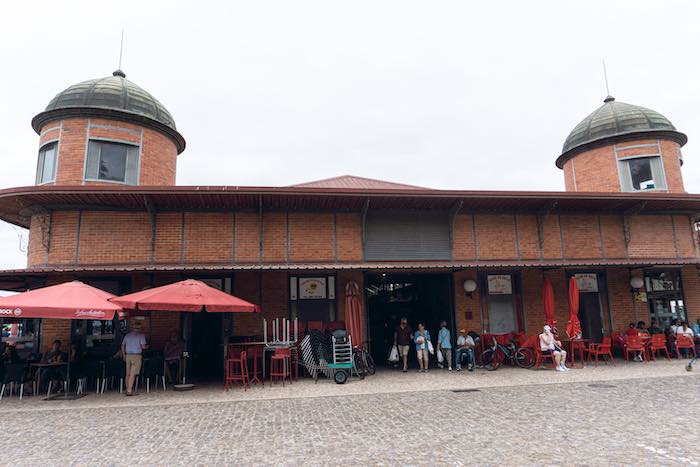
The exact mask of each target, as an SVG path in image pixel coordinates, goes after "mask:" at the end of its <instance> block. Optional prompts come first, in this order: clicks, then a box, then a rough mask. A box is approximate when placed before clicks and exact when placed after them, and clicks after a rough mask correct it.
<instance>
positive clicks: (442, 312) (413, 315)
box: [365, 274, 455, 364]
mask: <svg viewBox="0 0 700 467" xmlns="http://www.w3.org/2000/svg"><path fill="white" fill-rule="evenodd" d="M450 278H451V275H449V274H378V275H368V276H367V277H366V279H365V284H366V294H367V322H368V326H369V339H370V352H371V353H372V357H373V358H374V361H375V362H377V363H380V364H381V363H384V362H386V359H387V355H388V353H389V349H390V348H391V345H392V344H393V342H394V329H395V328H396V326H397V325H398V324H399V320H400V319H401V317H402V316H405V317H406V318H408V324H409V325H410V326H411V328H412V329H413V330H414V331H415V330H416V329H417V327H418V323H423V324H424V325H425V328H426V329H427V330H428V331H430V337H431V338H432V340H433V343H435V342H436V340H437V333H438V330H439V328H440V321H441V320H443V319H444V320H446V321H447V326H448V329H450V330H451V332H452V337H453V340H454V335H455V334H454V313H453V308H452V287H451V281H450ZM410 352H411V353H410V354H409V361H410V362H412V363H415V361H416V359H415V347H414V346H411V347H410Z"/></svg>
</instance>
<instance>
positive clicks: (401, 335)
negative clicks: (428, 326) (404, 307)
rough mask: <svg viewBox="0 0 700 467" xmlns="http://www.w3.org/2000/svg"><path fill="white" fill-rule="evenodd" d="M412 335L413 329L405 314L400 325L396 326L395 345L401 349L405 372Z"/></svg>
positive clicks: (404, 370)
mask: <svg viewBox="0 0 700 467" xmlns="http://www.w3.org/2000/svg"><path fill="white" fill-rule="evenodd" d="M412 337H413V330H412V329H411V327H410V326H409V325H408V319H407V318H406V317H405V316H404V317H402V318H401V321H399V325H398V326H396V330H395V331H394V345H395V346H396V347H397V348H398V349H399V355H400V356H401V363H403V372H404V373H406V372H407V371H408V350H409V348H410V345H411V339H412Z"/></svg>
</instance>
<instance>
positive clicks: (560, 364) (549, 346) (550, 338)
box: [540, 324, 569, 371]
mask: <svg viewBox="0 0 700 467" xmlns="http://www.w3.org/2000/svg"><path fill="white" fill-rule="evenodd" d="M543 331H544V332H543V333H542V334H540V350H541V351H542V355H554V363H555V365H556V368H555V369H556V370H557V371H569V369H568V368H567V367H566V350H564V349H562V348H561V341H558V340H557V339H556V337H554V334H552V328H551V327H550V326H549V325H548V324H545V325H544V329H543Z"/></svg>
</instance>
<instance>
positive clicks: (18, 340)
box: [1, 318, 39, 358]
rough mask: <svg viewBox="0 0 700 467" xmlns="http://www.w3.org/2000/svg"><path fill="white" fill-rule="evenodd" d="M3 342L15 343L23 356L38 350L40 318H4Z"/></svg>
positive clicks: (25, 356)
mask: <svg viewBox="0 0 700 467" xmlns="http://www.w3.org/2000/svg"><path fill="white" fill-rule="evenodd" d="M1 328H2V342H3V347H4V345H5V344H9V345H14V346H15V347H16V348H17V352H18V353H19V354H20V356H21V357H22V358H27V357H28V356H29V355H30V354H33V353H34V352H36V349H37V337H38V330H39V320H36V319H7V318H6V319H4V321H3V323H2V326H1Z"/></svg>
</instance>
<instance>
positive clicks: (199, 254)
mask: <svg viewBox="0 0 700 467" xmlns="http://www.w3.org/2000/svg"><path fill="white" fill-rule="evenodd" d="M232 260H233V214H232V213H230V212H187V213H185V262H186V263H231V261H232Z"/></svg>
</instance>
